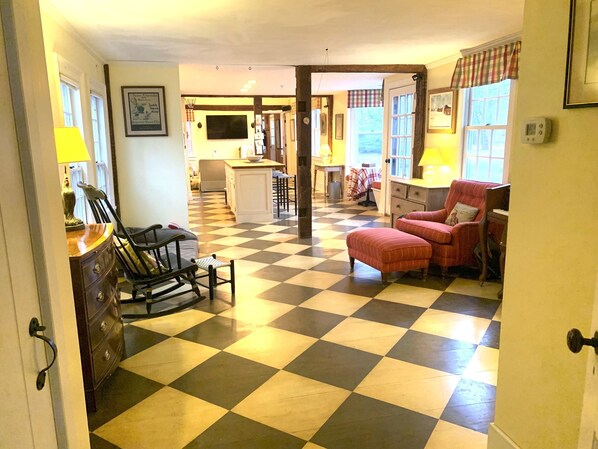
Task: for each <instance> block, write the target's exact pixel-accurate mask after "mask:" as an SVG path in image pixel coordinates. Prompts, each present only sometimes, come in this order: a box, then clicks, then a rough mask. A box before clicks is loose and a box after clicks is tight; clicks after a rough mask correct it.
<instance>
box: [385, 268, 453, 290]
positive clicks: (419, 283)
mask: <svg viewBox="0 0 598 449" xmlns="http://www.w3.org/2000/svg"><path fill="white" fill-rule="evenodd" d="M454 280H455V279H454V278H449V277H445V278H443V277H442V276H435V275H433V274H431V273H430V272H428V276H427V277H426V280H425V281H424V280H423V279H422V278H421V275H415V274H414V273H412V272H404V273H401V277H400V278H399V279H397V280H396V282H395V283H397V284H405V285H411V286H413V287H423V288H431V289H434V290H443V291H444V289H446V288H447V287H448V286H449V285H451V283H452V282H453V281H454Z"/></svg>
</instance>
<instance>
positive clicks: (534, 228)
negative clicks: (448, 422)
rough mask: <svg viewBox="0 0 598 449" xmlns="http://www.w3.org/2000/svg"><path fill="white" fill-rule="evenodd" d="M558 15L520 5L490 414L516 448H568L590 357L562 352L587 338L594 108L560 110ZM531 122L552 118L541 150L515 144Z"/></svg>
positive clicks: (595, 241) (596, 262)
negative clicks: (571, 338) (571, 334)
mask: <svg viewBox="0 0 598 449" xmlns="http://www.w3.org/2000/svg"><path fill="white" fill-rule="evenodd" d="M568 16H569V2H568V1H562V0H527V1H526V3H525V23H524V29H523V36H522V42H523V46H522V54H521V68H520V81H519V94H518V101H517V114H516V120H515V132H514V134H515V136H514V138H513V140H512V143H513V146H512V151H511V171H510V173H511V182H512V190H511V203H510V216H509V238H508V256H507V266H506V283H505V290H504V300H503V314H502V319H503V324H502V331H501V343H500V344H501V348H500V352H501V354H500V366H499V372H498V390H497V406H496V417H495V422H496V427H497V429H498V430H500V431H502V432H504V433H505V434H506V435H507V436H508V437H510V438H511V439H512V440H513V441H514V442H515V443H516V444H517V445H518V446H519V447H520V448H522V449H552V448H554V449H557V448H558V449H569V448H577V434H578V432H579V421H580V409H581V402H582V392H583V391H582V389H583V382H584V369H585V363H586V360H587V357H588V356H589V354H590V351H589V350H584V351H583V352H582V353H581V354H579V355H574V354H572V353H570V352H569V351H568V349H567V347H566V345H565V335H566V333H567V331H568V330H569V329H570V328H572V327H578V328H580V329H581V330H582V331H583V332H584V333H585V334H589V333H590V319H591V314H592V305H593V298H594V294H595V292H594V282H595V277H596V271H597V269H598V256H597V254H598V232H597V230H598V207H596V206H597V205H598V189H597V188H596V179H597V177H598V130H597V127H596V123H598V109H595V108H584V109H575V110H574V109H569V110H564V109H563V108H562V98H563V86H564V78H565V59H566V51H567V29H568ZM537 116H546V117H549V118H552V119H553V120H554V126H555V129H554V131H553V137H552V139H551V141H550V143H548V144H544V145H523V144H521V143H520V142H519V135H518V132H517V131H518V130H519V129H520V127H521V123H522V120H523V119H524V118H526V117H537ZM591 331H592V332H593V331H594V329H591ZM503 443H504V439H501V438H500V437H499V436H497V435H494V434H493V432H491V434H490V444H489V447H490V448H502V447H508V446H504V444H503ZM501 444H503V445H501Z"/></svg>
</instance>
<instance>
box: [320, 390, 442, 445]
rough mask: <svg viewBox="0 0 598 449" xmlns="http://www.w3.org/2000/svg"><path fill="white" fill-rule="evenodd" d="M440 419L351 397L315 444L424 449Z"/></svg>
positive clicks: (336, 413) (330, 420)
mask: <svg viewBox="0 0 598 449" xmlns="http://www.w3.org/2000/svg"><path fill="white" fill-rule="evenodd" d="M436 423H437V420H436V419H434V418H431V417H429V416H425V415H422V414H420V413H416V412H412V411H410V410H407V409H404V408H401V407H396V406H393V405H391V404H387V403H385V402H382V401H377V400H375V399H371V398H367V397H365V396H361V395H358V394H355V393H353V394H351V396H349V397H348V398H347V400H346V401H345V402H344V403H343V404H342V405H341V406H340V407H339V409H338V410H337V411H336V412H335V413H334V414H333V415H332V416H331V417H330V419H328V421H327V422H326V423H325V424H324V425H323V426H322V427H321V428H320V430H318V432H317V433H316V434H315V435H314V437H313V438H312V439H311V441H312V442H313V443H315V444H318V445H320V446H323V447H325V448H327V449H357V448H360V449H361V448H363V449H379V448H387V449H391V448H392V449H423V448H424V447H425V445H426V443H427V441H428V438H429V437H430V435H431V434H432V431H433V430H434V427H435V426H436Z"/></svg>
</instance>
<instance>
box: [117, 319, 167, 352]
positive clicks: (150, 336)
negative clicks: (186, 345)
mask: <svg viewBox="0 0 598 449" xmlns="http://www.w3.org/2000/svg"><path fill="white" fill-rule="evenodd" d="M124 334H125V354H124V356H123V360H124V359H126V358H128V357H131V356H133V355H135V354H137V353H138V352H141V351H143V350H145V349H147V348H149V347H151V346H154V345H155V344H157V343H160V342H161V341H164V340H166V339H167V338H169V336H168V335H164V334H160V333H158V332H154V331H150V330H147V329H143V328H141V327H137V326H132V325H127V326H125V328H124Z"/></svg>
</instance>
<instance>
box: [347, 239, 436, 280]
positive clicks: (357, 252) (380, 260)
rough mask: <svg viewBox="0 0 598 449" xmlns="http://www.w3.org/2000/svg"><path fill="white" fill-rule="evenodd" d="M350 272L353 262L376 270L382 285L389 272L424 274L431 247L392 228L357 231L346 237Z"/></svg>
mask: <svg viewBox="0 0 598 449" xmlns="http://www.w3.org/2000/svg"><path fill="white" fill-rule="evenodd" d="M347 248H348V249H349V261H350V262H351V270H353V267H354V265H355V259H357V260H359V261H361V262H363V263H365V264H367V265H369V266H370V267H373V268H375V269H377V270H380V273H381V274H382V281H386V278H387V274H388V273H392V272H393V271H408V270H415V269H419V268H421V269H422V275H423V278H424V279H425V278H426V275H427V274H428V263H429V262H430V257H432V246H431V245H430V244H429V243H428V242H426V241H425V240H424V239H422V238H420V237H417V236H415V235H411V234H407V233H406V232H402V231H399V230H397V229H394V228H372V229H360V230H358V231H354V232H351V233H350V234H349V235H347Z"/></svg>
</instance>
